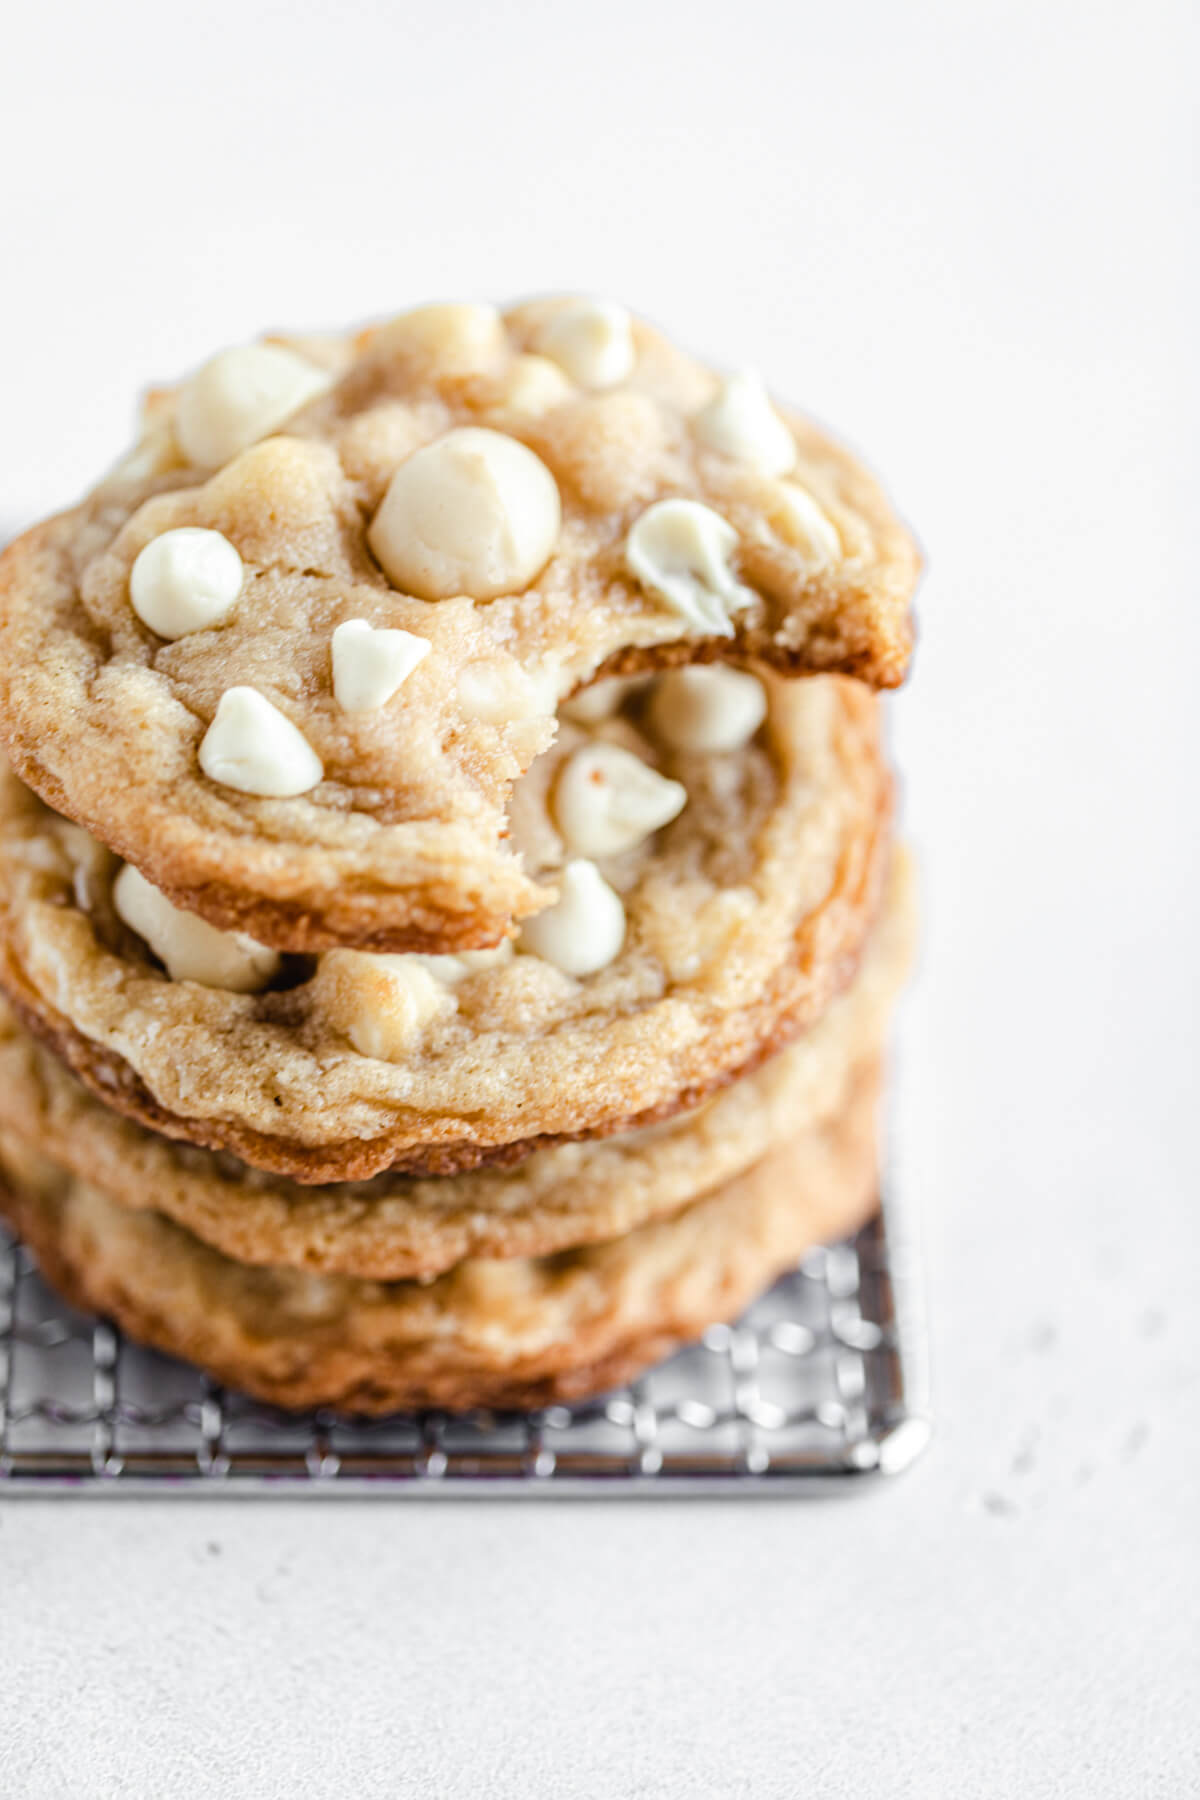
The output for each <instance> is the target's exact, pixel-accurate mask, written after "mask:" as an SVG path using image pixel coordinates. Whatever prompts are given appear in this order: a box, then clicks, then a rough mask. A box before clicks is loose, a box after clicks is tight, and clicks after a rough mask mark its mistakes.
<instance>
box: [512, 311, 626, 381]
mask: <svg viewBox="0 0 1200 1800" xmlns="http://www.w3.org/2000/svg"><path fill="white" fill-rule="evenodd" d="M533 348H534V349H535V350H537V351H540V353H541V354H542V355H543V356H548V357H549V358H550V359H551V361H552V362H556V363H557V364H558V366H559V368H560V369H564V370H565V371H566V373H567V374H568V375H569V376H570V377H571V380H572V381H577V382H578V383H579V385H580V387H585V388H606V387H615V386H616V384H617V382H618V381H624V380H626V379H627V377H628V376H630V375H631V374H632V373H633V365H634V361H635V359H636V352H635V350H634V345H633V321H632V320H631V319H630V316H629V313H628V311H627V310H626V308H625V307H623V306H618V305H617V303H616V302H615V301H614V300H586V299H578V300H567V301H565V302H564V303H563V305H562V306H560V307H558V308H556V310H555V311H554V312H552V313H551V314H550V316H549V318H548V319H547V320H546V321H545V322H544V324H542V325H541V326H540V327H539V329H538V330H537V331H536V332H535V334H534V339H533Z"/></svg>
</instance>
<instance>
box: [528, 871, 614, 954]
mask: <svg viewBox="0 0 1200 1800" xmlns="http://www.w3.org/2000/svg"><path fill="white" fill-rule="evenodd" d="M520 942H521V948H522V949H523V950H530V951H532V952H533V954H534V955H535V956H540V957H543V958H544V959H545V961H546V962H548V963H553V964H554V966H555V968H556V969H561V970H562V972H563V974H564V975H575V976H583V975H594V974H596V972H597V971H598V970H599V969H604V968H607V967H608V965H609V963H610V962H612V961H613V959H614V957H616V956H617V955H618V954H619V952H620V949H621V945H622V944H623V943H624V942H625V908H624V906H623V905H622V904H621V898H620V895H619V894H616V893H615V892H614V891H613V889H612V888H610V887H609V885H608V883H607V881H605V879H604V877H603V875H601V873H600V871H599V869H598V868H597V867H596V865H595V863H594V862H589V861H587V859H586V858H584V857H576V858H574V859H573V860H572V861H571V862H569V863H568V864H567V865H566V867H565V868H564V870H563V872H562V875H561V876H560V878H559V896H558V899H557V900H556V901H555V903H554V905H553V906H548V907H547V908H546V910H545V912H540V913H535V914H534V916H533V918H532V919H527V920H526V921H525V924H524V926H523V927H522V929H521V940H520Z"/></svg>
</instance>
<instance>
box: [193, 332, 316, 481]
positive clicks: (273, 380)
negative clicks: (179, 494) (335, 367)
mask: <svg viewBox="0 0 1200 1800" xmlns="http://www.w3.org/2000/svg"><path fill="white" fill-rule="evenodd" d="M329 383H330V377H329V375H328V374H327V373H326V371H325V370H324V369H318V368H317V367H316V366H315V365H314V364H313V363H310V362H306V361H305V359H304V357H302V356H297V355H296V354H295V352H294V351H292V350H284V349H283V348H281V346H280V345H278V344H246V345H243V346H241V347H239V348H237V349H234V350H222V351H220V352H219V353H218V354H217V355H216V356H214V357H212V358H211V360H210V361H208V362H206V363H205V365H204V367H203V368H202V369H198V370H197V371H196V373H195V374H194V375H193V376H192V378H191V380H190V381H185V382H184V384H183V386H182V387H181V388H180V390H179V403H178V408H177V411H176V415H175V435H176V436H177V438H178V439H179V446H180V449H181V450H182V451H183V453H184V455H185V456H186V457H187V458H188V461H189V462H192V463H194V464H196V466H197V467H199V468H202V469H217V468H220V467H221V465H222V464H223V463H227V462H228V461H229V460H230V458H231V457H234V456H236V455H237V454H238V452H239V451H241V450H245V449H247V448H248V447H249V446H250V445H251V444H256V443H257V442H258V440H259V438H264V437H267V436H268V435H269V433H271V432H272V431H276V430H278V428H279V426H280V425H282V424H283V422H284V420H285V419H289V418H291V416H292V414H293V413H295V412H299V410H300V408H301V407H302V406H307V404H308V402H309V401H310V400H313V399H315V398H316V396H317V395H318V394H321V393H324V391H325V389H326V388H327V387H328V386H329Z"/></svg>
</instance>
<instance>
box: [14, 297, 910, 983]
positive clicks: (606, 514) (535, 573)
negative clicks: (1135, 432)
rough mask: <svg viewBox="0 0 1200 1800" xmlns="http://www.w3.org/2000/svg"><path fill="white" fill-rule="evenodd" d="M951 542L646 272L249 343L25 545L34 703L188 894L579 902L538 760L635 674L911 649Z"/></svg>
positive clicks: (869, 670)
mask: <svg viewBox="0 0 1200 1800" xmlns="http://www.w3.org/2000/svg"><path fill="white" fill-rule="evenodd" d="M916 570H917V558H916V553H915V550H914V548H913V545H912V542H911V540H910V538H909V536H908V534H907V533H906V532H905V530H904V528H903V526H902V525H901V524H900V523H899V521H898V520H897V519H896V517H895V516H894V514H893V513H892V511H891V509H890V507H889V506H888V504H887V502H886V500H885V499H884V497H883V496H882V494H881V493H880V491H879V489H878V487H877V486H876V485H875V483H874V481H873V480H872V479H871V477H870V476H869V475H868V474H867V473H866V472H865V471H864V470H863V469H862V468H861V466H860V465H859V464H858V463H857V462H856V461H855V460H854V458H852V457H851V456H850V455H849V454H848V453H847V452H846V451H845V450H843V449H841V448H840V447H838V446H837V445H835V444H834V443H832V442H831V441H830V440H829V439H828V438H827V437H825V436H824V435H823V434H822V433H821V432H819V431H818V430H817V429H816V428H815V427H814V426H813V425H811V424H809V423H808V422H806V421H805V420H803V419H801V418H799V417H797V416H796V415H795V414H792V413H790V412H785V411H783V410H782V409H781V408H779V407H777V406H776V405H775V404H774V403H773V402H772V401H771V400H770V399H769V398H768V396H767V394H766V392H765V390H764V389H763V387H762V385H761V383H760V382H759V381H758V380H757V378H756V377H754V376H752V375H750V374H738V375H734V376H729V377H721V376H718V375H715V374H713V373H712V372H711V371H710V370H708V369H706V368H704V367H703V366H702V365H701V364H699V363H698V362H696V361H694V360H693V359H692V358H690V357H688V356H686V355H684V354H683V353H682V352H680V351H679V350H677V349H675V348H674V347H673V346H671V345H670V344H669V343H668V342H667V341H666V340H665V339H664V338H663V337H662V336H661V335H660V334H659V333H658V332H657V331H655V330H654V329H652V328H651V327H650V326H648V325H646V324H644V323H642V322H641V321H639V320H637V319H634V318H632V317H631V315H630V314H629V313H628V312H626V311H625V310H624V308H622V307H619V306H617V305H615V304H612V303H608V302H600V301H595V300H587V299H557V300H547V301H537V302H532V303H528V304H524V305H520V306H516V307H513V308H511V309H510V310H508V311H506V312H503V313H502V312H500V311H498V310H497V309H495V308H494V307H491V306H486V305H439V306H431V307H425V308H422V309H419V310H418V311H415V312H410V313H406V314H404V315H402V316H401V317H399V318H397V319H394V320H391V321H390V322H388V323H386V324H382V325H377V326H372V327H369V328H367V329H365V330H362V331H359V332H358V333H356V334H353V335H350V336H347V337H344V338H323V339H298V338H289V339H284V338H275V339H270V340H266V341H263V342H261V343H257V344H253V345H248V346H244V347H241V348H238V349H232V350H225V351H222V352H220V353H219V354H218V355H217V356H215V357H213V358H212V359H211V360H210V361H209V362H207V363H206V364H205V365H204V366H203V367H202V368H201V369H200V370H199V371H198V372H197V373H195V374H194V375H192V376H191V377H190V378H189V379H188V380H186V381H184V382H183V383H182V384H181V385H180V386H179V387H178V388H175V389H171V390H162V391H160V392H158V393H156V394H154V395H153V396H152V397H151V399H150V401H149V402H148V404H147V407H146V412H145V421H144V433H143V436H142V439H141V441H140V442H139V443H138V445H137V446H136V447H135V448H134V450H133V451H132V452H131V454H130V455H129V456H128V457H126V458H125V460H124V462H123V463H122V464H120V465H118V467H117V468H116V469H115V470H114V471H113V472H112V473H111V474H110V475H109V476H108V477H106V478H105V479H104V480H103V481H102V482H101V483H100V484H99V486H98V487H97V488H96V489H95V490H94V491H93V492H92V493H91V494H90V495H89V496H88V497H87V498H86V499H85V500H84V501H83V502H82V504H80V505H79V506H77V507H75V508H74V509H72V510H71V511H70V512H67V513H64V514H62V515H60V516H58V517H57V518H53V519H51V520H48V521H47V522H46V523H44V524H42V525H39V526H37V527H35V528H34V529H33V530H32V531H30V532H28V533H26V534H25V536H24V537H22V538H20V539H19V540H18V541H17V542H16V543H15V544H13V545H12V546H11V547H10V548H9V550H8V551H7V552H6V553H5V555H4V557H3V558H2V559H0V740H2V741H3V743H4V745H5V747H6V748H7V750H8V753H9V755H10V757H11V759H12V761H13V763H14V764H15V766H16V768H17V770H18V771H19V773H20V774H21V776H22V778H23V779H24V780H25V781H26V782H27V783H28V784H29V785H30V786H31V787H32V788H34V789H35V790H36V791H37V792H38V793H39V794H40V795H41V796H42V798H43V799H45V800H46V801H47V802H48V804H50V805H51V806H53V807H54V808H56V809H57V810H58V811H60V812H62V813H64V814H66V815H67V816H69V817H70V818H72V819H75V820H76V821H78V822H79V823H80V824H82V825H84V826H85V827H86V828H87V829H88V830H89V831H90V832H92V833H93V834H94V835H95V836H96V837H98V838H100V839H101V840H102V841H103V842H104V843H105V844H107V845H108V846H109V847H110V848H111V849H113V850H114V851H116V852H117V853H118V854H119V855H121V856H122V857H124V858H125V860H126V861H128V862H130V863H132V864H133V865H134V866H135V867H136V868H137V869H139V870H140V871H141V872H142V873H143V874H144V875H145V876H146V877H147V879H148V880H149V881H150V882H152V883H153V884H154V885H155V886H156V887H157V888H158V889H160V890H161V891H162V892H163V893H165V894H166V895H167V896H168V897H169V898H170V900H171V901H172V902H173V903H174V904H176V905H178V906H181V907H183V908H185V909H187V910H190V911H192V912H195V913H197V914H199V915H200V916H201V917H202V918H204V919H206V920H207V921H209V922H210V923H212V924H213V925H216V926H219V927H222V928H225V929H236V930H240V931H244V932H246V933H249V934H250V935H251V936H252V937H253V938H254V939H255V940H256V941H257V942H258V943H260V944H263V945H267V946H270V947H271V948H273V949H279V950H294V951H312V950H319V949H323V948H327V947H330V946H334V945H337V944H347V945H354V946H358V947H360V948H370V949H374V950H381V951H408V950H417V951H435V952H437V951H454V950H462V949H468V948H477V947H484V946H487V945H489V944H494V943H496V942H497V941H499V940H500V939H502V938H503V937H504V936H505V935H506V934H508V933H511V931H512V930H513V929H514V925H515V922H516V921H518V920H520V919H521V918H523V917H527V916H529V915H530V914H532V913H535V912H537V911H539V910H541V909H542V908H544V907H546V906H548V905H549V904H550V903H551V902H552V901H553V900H554V898H555V894H556V889H555V887H554V885H553V884H548V883H546V882H544V881H539V880H536V879H534V878H533V877H532V876H531V874H530V873H529V872H528V871H527V870H526V869H525V868H524V867H523V866H522V860H521V858H520V856H519V855H517V854H516V853H515V852H514V851H513V850H512V848H511V847H510V846H509V843H508V841H507V839H508V818H507V808H508V800H509V795H510V792H511V788H512V784H513V782H514V780H515V779H516V778H517V777H518V776H520V775H521V774H523V773H524V772H525V771H526V770H527V769H528V768H529V766H530V764H531V763H532V762H533V761H534V759H535V758H536V757H537V756H538V755H539V754H540V753H541V752H542V751H544V750H545V749H547V748H548V746H549V745H550V743H551V742H552V741H553V739H554V736H555V731H556V716H557V709H558V707H559V705H560V703H562V702H563V701H564V700H566V699H567V698H568V697H569V696H571V695H572V694H575V693H576V691H577V690H580V689H585V688H587V687H588V686H589V685H590V684H591V683H593V682H594V681H595V680H596V679H597V678H598V677H600V676H605V675H611V674H617V673H620V674H629V673H633V672H636V671H638V670H641V669H649V668H655V667H668V666H672V665H677V664H682V663H688V662H708V661H714V660H729V661H732V662H736V663H741V664H746V665H751V666H753V665H755V664H759V665H767V666H770V667H773V668H775V669H778V670H782V671H784V672H787V673H791V674H806V673H818V672H827V671H837V672H840V673H844V674H851V675H855V676H857V677H858V678H860V679H861V680H863V681H865V682H867V683H869V684H871V685H873V686H877V687H888V686H894V685H896V684H898V683H899V682H900V681H901V680H902V679H903V677H904V674H905V671H906V667H907V662H908V657H909V654H910V649H911V642H912V626H911V618H910V612H909V603H910V599H911V594H912V589H913V586H914V582H915V576H916Z"/></svg>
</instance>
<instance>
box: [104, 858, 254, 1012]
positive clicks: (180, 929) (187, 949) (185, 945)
mask: <svg viewBox="0 0 1200 1800" xmlns="http://www.w3.org/2000/svg"><path fill="white" fill-rule="evenodd" d="M112 897H113V905H114V906H115V908H116V910H117V916H118V917H119V918H121V919H123V920H124V921H125V923H126V925H128V927H129V929H130V931H136V933H137V935H138V936H139V937H140V938H142V939H143V940H144V941H145V942H146V943H147V944H149V946H150V948H151V950H153V952H154V954H155V956H157V957H158V959H159V961H160V962H161V963H163V964H164V966H165V967H166V971H167V974H168V975H169V976H170V977H171V980H172V981H198V982H200V983H202V984H203V986H205V987H214V988H227V989H228V990H229V991H230V992H231V993H234V994H256V993H258V991H259V989H260V988H264V987H266V985H267V983H268V982H269V981H270V980H271V979H272V977H273V976H274V974H275V972H276V970H277V969H278V968H279V958H278V956H276V954H275V952H274V951H273V950H268V949H267V948H266V947H265V945H263V944H258V943H256V942H255V941H254V939H253V938H251V937H247V936H246V935H245V933H244V932H241V931H218V930H217V928H216V926H215V925H208V924H206V923H205V921H204V920H203V919H198V918H196V917H195V915H194V914H192V913H189V912H183V911H182V910H181V909H180V908H179V907H178V906H173V905H172V904H171V902H170V901H169V900H168V899H167V896H166V895H165V894H163V893H160V892H159V890H158V888H156V887H154V886H152V884H151V883H150V882H148V881H147V880H146V877H145V876H144V875H143V874H141V872H140V871H139V870H137V869H135V868H134V867H133V865H132V864H131V863H126V864H125V866H124V868H123V869H121V871H120V873H119V874H118V875H117V878H116V880H115V881H114V882H113V890H112Z"/></svg>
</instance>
